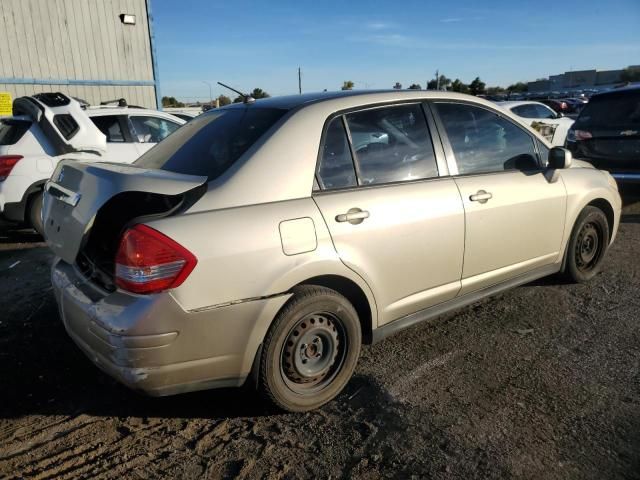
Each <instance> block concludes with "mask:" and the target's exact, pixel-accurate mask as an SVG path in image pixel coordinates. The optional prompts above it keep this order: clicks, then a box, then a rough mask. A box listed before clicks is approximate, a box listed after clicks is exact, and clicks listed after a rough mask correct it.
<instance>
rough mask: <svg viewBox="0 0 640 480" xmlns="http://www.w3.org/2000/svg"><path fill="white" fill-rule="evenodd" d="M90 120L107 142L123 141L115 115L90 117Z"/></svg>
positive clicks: (118, 121)
mask: <svg viewBox="0 0 640 480" xmlns="http://www.w3.org/2000/svg"><path fill="white" fill-rule="evenodd" d="M91 121H92V122H93V123H94V125H95V126H96V127H98V130H100V131H101V132H102V133H104V134H105V135H106V137H107V142H110V143H122V142H124V141H125V139H124V134H123V133H122V126H121V125H120V119H119V117H118V116H117V115H104V116H99V117H91Z"/></svg>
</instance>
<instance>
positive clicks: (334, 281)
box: [295, 275, 375, 344]
mask: <svg viewBox="0 0 640 480" xmlns="http://www.w3.org/2000/svg"><path fill="white" fill-rule="evenodd" d="M298 285H319V286H321V287H326V288H330V289H332V290H335V291H336V292H338V293H339V294H341V295H343V296H344V297H345V298H346V299H347V300H349V302H351V304H352V305H353V307H354V308H355V309H356V312H357V313H358V319H359V320H360V328H361V331H362V342H363V343H365V344H371V342H372V340H373V320H374V317H373V309H372V306H371V304H370V303H369V299H368V298H367V295H366V294H365V292H364V291H363V290H362V288H360V286H359V285H358V284H357V283H356V282H354V281H353V280H351V279H349V278H346V277H343V276H341V275H318V276H315V277H311V278H308V279H307V280H304V281H302V282H300V283H298V284H297V285H295V286H298ZM374 308H375V306H374Z"/></svg>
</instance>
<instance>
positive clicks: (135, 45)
mask: <svg viewBox="0 0 640 480" xmlns="http://www.w3.org/2000/svg"><path fill="white" fill-rule="evenodd" d="M150 1H151V0H127V1H126V2H125V1H119V0H99V1H92V2H88V1H87V0H64V1H52V0H16V1H12V2H11V1H5V0H1V1H0V58H1V59H2V61H0V92H9V93H11V95H12V96H13V97H14V98H15V97H20V96H23V95H33V94H34V93H39V92H51V91H60V92H62V93H65V94H67V95H71V96H74V97H79V98H82V99H84V100H86V101H88V102H89V103H91V104H99V103H100V102H101V101H105V100H113V99H117V98H125V99H126V100H127V102H128V103H129V104H130V105H139V106H142V107H148V108H156V107H160V106H161V104H160V92H159V89H158V76H157V68H156V62H155V55H154V49H153V35H152V33H153V32H152V24H151V17H150Z"/></svg>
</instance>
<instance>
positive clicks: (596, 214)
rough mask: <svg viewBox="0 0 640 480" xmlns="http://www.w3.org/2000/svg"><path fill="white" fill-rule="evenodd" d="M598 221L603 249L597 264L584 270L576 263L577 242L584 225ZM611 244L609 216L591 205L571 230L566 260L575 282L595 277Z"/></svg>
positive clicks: (567, 269) (567, 271) (581, 213)
mask: <svg viewBox="0 0 640 480" xmlns="http://www.w3.org/2000/svg"><path fill="white" fill-rule="evenodd" d="M590 222H593V223H597V224H598V225H599V226H600V231H601V235H602V238H599V240H600V242H602V250H601V251H600V254H599V258H598V260H597V263H596V265H595V266H594V267H593V268H592V269H591V270H589V271H588V272H584V271H582V270H580V269H579V268H578V265H577V264H576V257H575V250H576V243H577V242H578V234H579V233H580V230H582V227H583V226H584V225H585V224H586V223H590ZM608 246H609V222H608V221H607V217H606V215H605V214H604V212H603V211H602V210H600V209H599V208H597V207H593V206H589V207H586V208H585V209H584V210H582V212H580V215H579V216H578V219H577V220H576V223H575V225H574V227H573V230H572V232H571V238H570V239H569V245H568V247H567V262H566V265H567V267H566V273H567V275H568V276H569V277H570V278H571V279H572V280H573V281H575V282H578V283H584V282H588V281H589V280H591V279H592V278H593V277H595V276H596V275H597V274H598V273H599V272H600V269H601V267H602V259H603V258H604V256H605V254H606V252H607V248H608Z"/></svg>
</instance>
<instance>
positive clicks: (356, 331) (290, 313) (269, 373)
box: [261, 287, 362, 412]
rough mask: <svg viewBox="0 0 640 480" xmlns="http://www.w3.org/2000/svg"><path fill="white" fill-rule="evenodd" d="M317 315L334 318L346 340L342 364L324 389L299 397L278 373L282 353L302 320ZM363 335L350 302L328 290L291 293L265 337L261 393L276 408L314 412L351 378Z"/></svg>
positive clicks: (314, 289)
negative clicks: (335, 317)
mask: <svg viewBox="0 0 640 480" xmlns="http://www.w3.org/2000/svg"><path fill="white" fill-rule="evenodd" d="M317 312H328V313H332V314H333V315H335V316H337V317H338V318H339V319H340V321H341V323H342V326H343V329H344V334H345V335H346V337H347V351H346V353H345V358H344V362H343V364H342V367H341V369H340V371H339V372H337V374H336V376H335V378H334V379H333V381H332V382H331V383H330V384H329V385H327V386H326V387H325V388H324V389H322V390H320V391H319V392H316V393H314V394H309V395H301V394H298V393H296V392H294V391H293V390H291V388H290V387H289V386H288V385H287V384H286V382H285V381H284V379H283V378H282V373H281V365H280V364H281V353H282V349H283V346H284V342H285V341H286V339H287V337H288V335H289V332H290V331H291V328H293V326H294V325H295V323H296V322H297V321H298V320H299V319H300V318H302V317H304V316H306V315H308V314H311V313H317ZM361 343H362V333H361V330H360V322H359V320H358V315H357V313H356V311H355V309H354V308H353V306H352V305H351V303H349V301H348V300H347V299H346V298H344V297H343V296H342V295H340V294H339V293H337V292H335V291H333V290H330V289H327V288H318V287H316V288H313V289H302V290H298V291H294V297H292V299H291V300H289V302H288V303H287V305H285V307H284V308H283V310H282V311H281V312H280V313H279V314H278V316H277V317H276V319H275V320H274V323H273V325H272V326H271V328H270V330H269V332H268V333H267V336H266V339H265V343H264V347H263V352H262V360H261V389H262V390H263V393H265V394H267V396H268V398H269V399H270V400H271V401H272V402H273V403H275V404H276V405H277V406H278V407H280V408H283V409H284V410H288V411H292V412H303V411H308V410H313V409H315V408H317V407H319V406H321V405H323V404H325V403H327V402H329V401H331V400H332V399H333V398H335V396H336V395H338V394H339V393H340V392H341V391H342V389H343V388H344V387H345V386H346V384H347V383H348V382H349V379H350V378H351V376H352V374H353V371H354V369H355V366H356V364H357V362H358V357H359V356H360V346H361Z"/></svg>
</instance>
